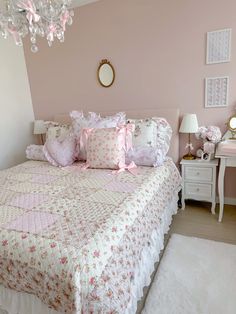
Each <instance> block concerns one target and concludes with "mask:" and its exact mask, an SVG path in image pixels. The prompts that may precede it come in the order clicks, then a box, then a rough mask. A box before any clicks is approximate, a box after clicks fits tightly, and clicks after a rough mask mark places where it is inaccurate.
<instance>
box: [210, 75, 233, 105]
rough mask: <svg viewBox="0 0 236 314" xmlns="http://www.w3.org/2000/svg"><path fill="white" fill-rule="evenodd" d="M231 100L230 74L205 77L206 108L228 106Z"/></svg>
mask: <svg viewBox="0 0 236 314" xmlns="http://www.w3.org/2000/svg"><path fill="white" fill-rule="evenodd" d="M228 100H229V76H219V77H207V78H206V79H205V108H220V107H227V106H228Z"/></svg>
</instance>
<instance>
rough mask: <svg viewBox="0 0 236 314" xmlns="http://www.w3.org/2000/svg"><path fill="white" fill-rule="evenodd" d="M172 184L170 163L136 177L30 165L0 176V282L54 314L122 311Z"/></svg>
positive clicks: (176, 183) (176, 177) (176, 181)
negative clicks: (26, 295) (37, 300)
mask: <svg viewBox="0 0 236 314" xmlns="http://www.w3.org/2000/svg"><path fill="white" fill-rule="evenodd" d="M179 184H180V176H179V173H178V170H177V169H176V167H175V165H174V164H173V162H172V161H171V160H168V161H166V163H165V164H164V166H162V167H159V168H148V167H140V168H138V174H137V175H136V176H134V175H132V174H131V173H129V172H123V173H120V174H112V173H111V171H109V170H92V169H88V170H84V171H83V170H81V168H80V166H79V165H75V166H71V167H69V168H62V169H58V168H55V167H52V166H50V165H49V164H48V163H46V162H36V161H28V162H26V163H23V164H21V165H18V166H16V167H13V168H11V169H7V170H4V171H0V188H1V189H0V284H3V285H4V286H5V287H8V288H10V289H14V290H16V291H21V292H26V293H30V294H34V295H35V296H37V297H38V298H39V299H40V300H41V301H42V302H43V303H45V304H46V305H47V306H48V307H49V308H53V309H55V310H56V311H58V312H62V313H70V314H72V313H73V314H75V313H76V314H78V313H124V312H125V309H126V308H127V307H128V305H129V303H130V300H131V298H132V296H131V293H130V285H131V284H132V280H134V278H133V277H134V269H135V267H136V265H137V263H138V261H139V259H140V258H141V253H142V250H143V248H144V247H145V246H147V245H149V241H150V237H151V234H152V231H153V230H154V229H155V228H158V224H159V222H160V213H161V212H162V211H163V209H164V208H165V204H166V203H167V202H168V201H170V200H171V198H172V196H173V193H174V192H175V191H176V189H177V188H178V186H179Z"/></svg>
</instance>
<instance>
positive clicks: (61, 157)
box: [43, 134, 76, 167]
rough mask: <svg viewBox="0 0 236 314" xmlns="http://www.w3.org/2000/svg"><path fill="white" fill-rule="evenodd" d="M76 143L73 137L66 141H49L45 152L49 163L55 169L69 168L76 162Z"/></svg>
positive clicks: (65, 139) (45, 146)
mask: <svg viewBox="0 0 236 314" xmlns="http://www.w3.org/2000/svg"><path fill="white" fill-rule="evenodd" d="M75 148H76V141H75V138H74V136H73V135H71V134H70V135H69V136H67V137H65V138H64V139H58V138H56V139H50V138H49V139H47V140H46V143H45V145H44V147H43V152H44V154H45V157H46V159H47V161H48V162H49V163H50V164H52V165H53V166H55V167H67V166H70V165H72V164H73V163H74V161H75V159H76V158H75Z"/></svg>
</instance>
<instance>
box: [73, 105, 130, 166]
mask: <svg viewBox="0 0 236 314" xmlns="http://www.w3.org/2000/svg"><path fill="white" fill-rule="evenodd" d="M70 117H71V120H72V129H73V132H74V134H75V137H76V140H77V147H76V156H77V159H79V160H86V147H85V146H84V147H80V138H81V134H82V130H83V129H86V128H99V129H100V128H101V129H102V128H113V127H116V126H119V125H124V124H125V123H126V115H125V113H123V112H119V113H117V114H115V115H114V116H110V117H105V118H102V117H101V116H100V115H99V114H97V113H95V112H89V113H88V115H87V116H84V114H83V112H82V111H72V112H71V113H70Z"/></svg>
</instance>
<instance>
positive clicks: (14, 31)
mask: <svg viewBox="0 0 236 314" xmlns="http://www.w3.org/2000/svg"><path fill="white" fill-rule="evenodd" d="M7 30H8V32H9V33H10V34H11V35H12V36H13V38H14V40H15V43H16V44H20V43H21V42H22V41H21V37H20V35H19V33H18V32H17V28H16V27H15V26H13V25H12V26H10V27H8V29H7Z"/></svg>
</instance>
